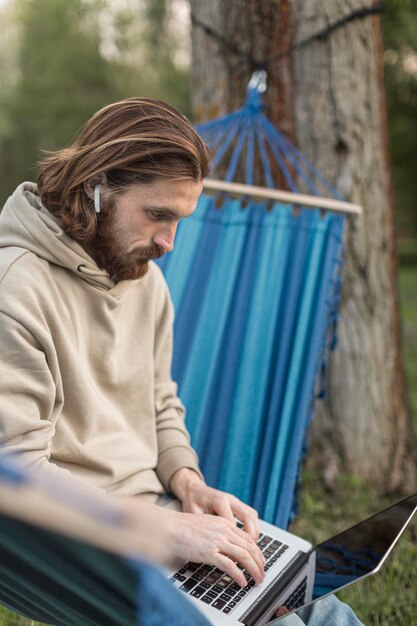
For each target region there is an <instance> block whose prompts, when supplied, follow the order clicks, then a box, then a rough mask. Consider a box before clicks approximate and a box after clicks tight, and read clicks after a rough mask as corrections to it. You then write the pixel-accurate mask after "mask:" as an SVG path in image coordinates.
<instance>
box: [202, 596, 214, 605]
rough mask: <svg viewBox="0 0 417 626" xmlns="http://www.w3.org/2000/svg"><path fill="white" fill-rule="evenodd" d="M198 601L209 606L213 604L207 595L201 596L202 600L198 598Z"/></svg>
mask: <svg viewBox="0 0 417 626" xmlns="http://www.w3.org/2000/svg"><path fill="white" fill-rule="evenodd" d="M200 600H201V601H202V602H205V603H206V604H211V603H212V602H213V598H210V596H209V595H207V594H206V595H205V596H203V597H202V598H200Z"/></svg>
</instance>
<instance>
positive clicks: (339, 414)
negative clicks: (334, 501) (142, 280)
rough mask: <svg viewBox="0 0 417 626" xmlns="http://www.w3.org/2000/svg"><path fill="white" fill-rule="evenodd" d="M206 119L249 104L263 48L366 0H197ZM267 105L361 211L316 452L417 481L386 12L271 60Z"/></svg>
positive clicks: (367, 471) (379, 474)
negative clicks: (389, 114) (386, 80)
mask: <svg viewBox="0 0 417 626" xmlns="http://www.w3.org/2000/svg"><path fill="white" fill-rule="evenodd" d="M190 4H191V10H192V13H193V14H194V15H195V16H196V17H197V18H198V19H199V20H201V21H202V22H204V23H205V24H207V25H209V26H210V27H212V28H213V29H215V30H216V31H217V32H219V33H221V34H222V35H223V36H224V37H225V38H226V39H227V40H228V41H229V42H231V43H232V44H234V45H235V46H238V47H239V48H240V49H241V50H242V51H243V52H244V53H246V55H247V56H243V55H239V54H237V53H234V52H232V51H231V50H229V49H228V48H226V47H225V46H224V45H223V44H221V43H219V42H218V41H216V39H215V38H213V37H212V36H211V35H209V34H207V33H206V32H205V31H204V30H203V29H202V28H201V27H198V26H194V27H193V30H192V45H193V66H192V98H193V102H192V104H193V110H194V113H195V118H196V121H202V120H204V119H209V118H213V117H218V116H219V115H222V114H224V113H226V112H230V111H232V110H233V109H235V108H238V107H240V106H241V105H242V103H243V100H244V97H245V89H246V86H247V83H248V81H249V79H250V76H251V74H252V71H253V70H254V69H256V67H255V66H254V60H255V63H256V61H264V60H267V59H269V58H271V57H273V56H275V57H276V55H277V53H279V52H281V51H283V50H287V49H288V48H289V47H290V46H291V45H292V44H294V43H295V42H297V41H300V40H303V39H305V38H307V37H309V36H310V35H312V34H313V33H316V32H317V31H320V30H321V29H323V28H324V27H326V25H328V24H330V23H333V22H334V21H337V20H339V19H340V18H341V17H343V16H345V15H347V14H349V13H351V12H352V11H353V10H355V9H358V8H362V7H363V0H304V2H300V1H299V0H233V2H230V1H227V0H210V2H206V0H191V1H190ZM264 96H265V101H266V104H267V106H266V114H267V115H268V116H269V118H270V119H271V120H272V122H273V123H274V124H276V125H278V126H279V128H280V129H281V130H282V131H283V132H284V133H285V134H286V135H287V136H288V137H289V139H290V140H291V141H293V142H294V143H296V145H298V147H299V148H300V150H301V152H302V153H303V154H304V155H305V156H306V157H307V159H309V160H310V162H312V163H314V165H315V166H316V167H317V168H318V169H319V171H321V173H322V174H324V175H325V176H326V177H327V178H328V179H329V180H330V181H331V182H332V184H333V186H334V187H336V188H337V189H338V191H340V192H341V193H342V194H343V195H344V196H345V198H346V199H348V200H351V201H352V202H356V203H359V204H361V205H362V206H363V208H364V214H363V217H362V218H349V222H348V228H347V236H346V265H345V270H344V287H343V296H342V305H341V313H340V321H339V327H338V337H339V345H338V348H337V350H336V351H335V352H334V353H333V354H332V356H331V359H330V363H329V370H328V395H327V398H326V400H325V401H323V402H321V403H318V407H317V413H316V417H315V419H314V420H313V423H312V428H311V432H310V452H309V459H308V463H309V464H310V465H313V466H315V467H319V469H320V470H321V471H322V472H323V475H324V476H325V477H326V478H327V481H328V483H329V484H331V482H332V479H333V477H334V474H336V473H337V472H338V471H341V470H343V471H352V472H356V473H358V474H359V475H361V476H362V477H363V478H365V479H366V480H370V481H372V482H373V483H374V484H376V485H378V486H379V487H380V488H381V489H385V490H406V491H407V490H410V489H412V488H413V487H416V482H417V479H416V476H417V472H416V467H417V459H416V450H417V442H416V436H415V434H414V431H413V427H412V424H411V419H410V410H409V404H408V398H407V389H406V382H405V375H404V367H403V362H402V354H401V336H400V317H399V303H398V292H397V286H396V263H397V261H396V253H395V244H394V231H393V201H392V189H391V174H390V167H389V155H388V142H387V122H386V115H385V96H384V88H383V71H382V41H381V30H380V20H379V17H378V16H376V15H375V16H372V17H366V18H364V19H360V20H359V19H358V20H355V21H353V22H350V23H348V24H345V25H344V26H342V27H340V28H338V29H337V30H335V31H333V32H332V33H330V34H329V35H328V36H326V37H325V38H322V39H319V40H318V39H317V40H314V41H313V42H311V43H310V44H309V45H308V46H306V47H304V48H297V49H296V50H295V51H294V52H293V53H292V54H287V55H285V56H282V57H281V58H280V59H279V60H277V61H276V62H275V63H271V64H270V66H269V69H268V90H267V92H266V93H265V94H264Z"/></svg>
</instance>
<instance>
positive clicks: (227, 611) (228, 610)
mask: <svg viewBox="0 0 417 626" xmlns="http://www.w3.org/2000/svg"><path fill="white" fill-rule="evenodd" d="M231 610H232V609H231V608H230V606H225V607H224V609H223V611H222V613H230V611H231Z"/></svg>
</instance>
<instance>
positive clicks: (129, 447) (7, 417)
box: [0, 98, 357, 624]
mask: <svg viewBox="0 0 417 626" xmlns="http://www.w3.org/2000/svg"><path fill="white" fill-rule="evenodd" d="M207 171H208V153H207V149H206V146H205V144H204V143H203V142H202V140H201V139H200V137H199V136H198V134H197V133H196V132H195V131H194V130H193V128H192V126H191V125H190V124H189V122H188V121H187V120H186V119H185V118H184V117H183V116H182V115H181V114H179V113H178V112H177V111H175V109H173V108H172V107H170V106H169V105H167V104H165V103H162V102H160V101H157V100H151V99H146V98H130V99H128V100H124V101H122V102H118V103H115V104H112V105H109V106H107V107H105V108H104V109H102V110H100V111H98V113H96V114H95V115H94V116H93V117H92V118H91V119H90V120H88V121H87V123H86V124H85V126H84V127H83V128H82V130H81V132H80V134H79V136H78V137H77V138H76V140H75V141H74V143H73V144H72V145H71V146H70V147H68V148H66V149H63V150H60V151H58V152H56V153H54V154H51V155H50V156H49V157H48V158H47V159H46V160H45V161H44V162H43V164H42V168H41V171H40V175H39V178H38V184H37V186H36V185H34V184H32V183H23V184H22V185H20V186H19V187H18V188H17V190H16V191H15V193H14V194H13V195H12V196H11V197H10V198H9V200H8V201H7V203H6V205H5V207H4V209H3V212H2V214H1V216H0V303H1V304H0V348H1V350H0V355H1V356H0V368H1V372H0V391H1V393H0V420H1V429H0V432H1V441H0V443H2V444H3V446H4V448H3V453H7V454H8V453H13V454H17V455H19V457H20V459H21V461H22V462H23V463H25V464H26V465H28V466H30V467H33V468H41V467H42V468H43V469H44V471H47V472H48V473H49V474H50V477H51V479H55V478H56V479H61V480H62V481H67V482H70V483H74V484H76V483H78V484H83V485H86V484H87V485H89V486H90V488H91V489H93V490H100V491H104V492H106V493H110V494H114V495H120V496H127V497H128V498H131V497H133V496H138V497H139V498H138V499H137V500H138V502H139V507H140V506H142V507H144V509H145V507H146V509H147V510H149V507H155V504H156V503H157V502H158V500H159V498H160V497H161V496H162V494H164V493H166V492H168V493H171V494H173V495H174V496H175V497H176V498H177V499H178V500H179V501H180V503H181V508H182V511H175V510H170V509H168V508H162V509H158V515H163V516H164V517H165V519H166V523H167V527H168V529H169V544H170V547H171V550H172V552H174V554H176V555H177V556H179V557H182V558H184V559H187V560H193V561H198V562H207V563H210V564H213V565H215V566H217V567H219V568H221V569H222V570H224V571H225V572H227V573H228V574H229V575H230V576H231V577H232V578H234V579H235V580H236V581H237V582H238V583H239V584H240V585H242V586H244V585H246V580H245V578H244V576H243V574H242V572H241V570H240V569H239V568H238V567H237V565H236V562H239V563H241V564H242V565H244V567H245V568H246V569H247V570H248V572H249V573H250V574H251V575H252V576H253V578H254V579H255V581H256V582H261V581H262V580H263V578H264V570H263V564H264V559H263V556H262V554H261V552H260V550H259V549H258V547H257V545H256V538H257V536H258V524H257V514H256V512H255V511H254V510H253V509H251V508H250V507H248V506H247V505H245V504H244V503H242V502H240V501H239V500H238V499H237V498H235V497H233V496H231V495H229V494H225V493H222V492H220V491H218V490H216V489H212V488H210V487H208V486H207V485H206V484H205V483H204V480H203V478H202V476H201V472H200V470H199V468H198V462H197V458H196V455H195V453H194V451H193V450H192V448H191V447H190V443H189V436H188V433H187V431H186V429H185V426H184V409H183V407H182V405H181V402H180V401H179V399H178V397H177V395H176V385H175V384H174V383H173V381H172V380H171V376H170V366H171V354H172V321H173V311H172V305H171V301H170V298H169V294H168V291H167V287H166V284H165V282H164V280H163V277H162V274H161V272H160V270H159V269H158V267H157V266H156V265H155V264H154V263H150V261H151V260H152V259H154V258H157V257H159V256H161V255H162V254H164V253H165V252H169V251H170V250H172V249H173V245H174V238H175V232H176V228H177V225H178V222H179V221H180V220H181V219H183V218H186V217H188V216H190V215H191V214H192V212H193V211H194V209H195V206H196V203H197V200H198V197H199V195H200V193H201V190H202V179H203V178H204V176H205V175H206V174H207ZM136 506H138V504H137V503H136ZM155 510H156V508H155ZM196 513H197V514H200V515H196ZM201 514H203V515H201ZM234 517H237V518H239V519H240V520H242V522H243V524H244V530H240V529H239V528H237V526H236V525H235V523H234ZM288 619H292V618H290V617H289V618H288ZM296 619H298V618H296ZM338 623H340V624H341V623H343V622H342V621H339V622H338ZM346 623H349V622H346ZM350 623H352V624H353V623H357V621H356V622H355V621H352V622H350Z"/></svg>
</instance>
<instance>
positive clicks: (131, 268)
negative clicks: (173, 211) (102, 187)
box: [89, 207, 165, 281]
mask: <svg viewBox="0 0 417 626" xmlns="http://www.w3.org/2000/svg"><path fill="white" fill-rule="evenodd" d="M112 209H113V210H112ZM114 209H115V207H114V208H113V207H109V208H105V209H104V210H103V211H102V212H101V213H100V216H99V219H98V224H97V231H96V234H95V235H94V237H93V239H91V240H90V241H89V249H90V251H91V254H92V256H93V258H94V260H95V261H96V263H97V265H98V266H99V267H100V268H101V269H104V270H106V271H107V273H108V274H109V276H110V277H111V278H113V279H114V280H116V281H121V280H136V279H138V278H143V276H145V274H146V273H147V271H148V263H149V261H150V260H152V259H159V258H160V257H161V256H162V255H163V254H164V252H165V251H164V250H163V249H162V248H161V247H160V246H158V245H157V244H152V245H150V246H141V247H138V248H136V249H135V250H132V251H131V252H126V247H127V244H126V243H125V242H124V241H123V237H122V235H121V234H120V233H119V232H118V228H117V223H116V218H115V215H116V211H115V210H114Z"/></svg>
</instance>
